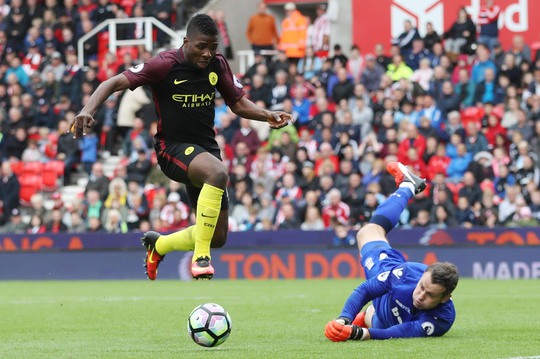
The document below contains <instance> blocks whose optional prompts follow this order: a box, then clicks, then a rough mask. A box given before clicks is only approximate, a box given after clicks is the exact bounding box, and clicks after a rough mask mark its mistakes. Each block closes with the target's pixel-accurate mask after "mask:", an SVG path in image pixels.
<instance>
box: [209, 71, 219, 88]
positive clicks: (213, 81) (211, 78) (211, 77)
mask: <svg viewBox="0 0 540 359" xmlns="http://www.w3.org/2000/svg"><path fill="white" fill-rule="evenodd" d="M208 81H210V85H212V86H216V84H217V81H218V75H217V74H216V73H215V72H214V71H212V72H210V73H209V74H208Z"/></svg>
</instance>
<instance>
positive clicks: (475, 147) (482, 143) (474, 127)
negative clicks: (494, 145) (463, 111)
mask: <svg viewBox="0 0 540 359" xmlns="http://www.w3.org/2000/svg"><path fill="white" fill-rule="evenodd" d="M466 130H467V136H466V137H465V144H466V146H467V152H469V153H470V154H476V153H479V152H482V151H487V150H488V141H487V139H486V136H485V135H484V134H483V133H482V132H481V131H480V128H479V126H478V124H477V123H475V122H469V123H467V129H466Z"/></svg>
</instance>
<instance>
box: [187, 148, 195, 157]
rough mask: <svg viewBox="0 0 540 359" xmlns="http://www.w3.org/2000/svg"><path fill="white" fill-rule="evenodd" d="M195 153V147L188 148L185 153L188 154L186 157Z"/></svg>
mask: <svg viewBox="0 0 540 359" xmlns="http://www.w3.org/2000/svg"><path fill="white" fill-rule="evenodd" d="M193 151H195V148H194V147H193V146H189V147H188V148H186V150H185V151H184V153H185V154H186V156H189V155H191V154H192V153H193Z"/></svg>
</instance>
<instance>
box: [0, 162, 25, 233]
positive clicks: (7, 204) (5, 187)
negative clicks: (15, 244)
mask: <svg viewBox="0 0 540 359" xmlns="http://www.w3.org/2000/svg"><path fill="white" fill-rule="evenodd" d="M0 169H1V181H0V209H1V213H2V214H3V215H2V216H1V218H0V223H2V224H4V223H6V222H7V221H8V220H9V217H10V215H11V213H12V210H13V209H16V208H18V207H19V191H20V184H19V179H18V178H17V176H16V175H15V174H14V173H13V170H12V168H11V162H10V161H7V160H5V161H3V162H2V165H1V168H0Z"/></svg>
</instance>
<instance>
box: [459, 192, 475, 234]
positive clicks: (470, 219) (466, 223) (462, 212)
mask: <svg viewBox="0 0 540 359" xmlns="http://www.w3.org/2000/svg"><path fill="white" fill-rule="evenodd" d="M456 220H457V222H458V225H459V226H460V227H462V228H472V227H473V226H474V225H475V224H476V217H475V216H474V212H473V210H472V208H471V206H470V203H469V200H468V198H467V197H459V198H458V202H457V211H456Z"/></svg>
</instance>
